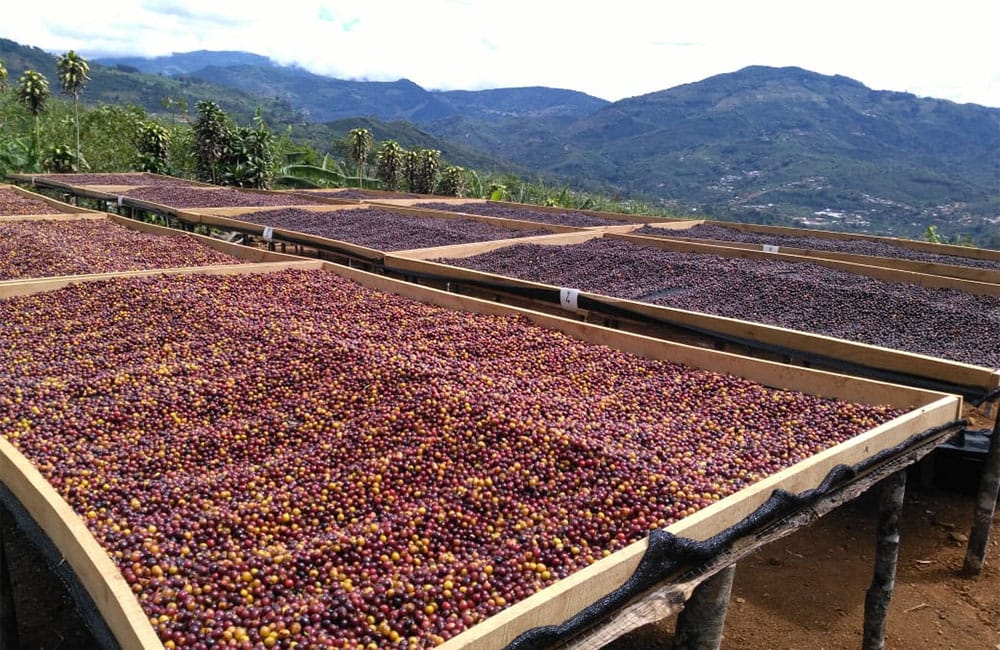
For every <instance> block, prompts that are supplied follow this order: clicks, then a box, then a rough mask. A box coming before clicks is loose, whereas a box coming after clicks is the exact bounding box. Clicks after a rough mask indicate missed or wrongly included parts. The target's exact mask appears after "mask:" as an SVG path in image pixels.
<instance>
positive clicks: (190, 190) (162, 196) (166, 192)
mask: <svg viewBox="0 0 1000 650" xmlns="http://www.w3.org/2000/svg"><path fill="white" fill-rule="evenodd" d="M123 196H124V199H125V200H128V199H133V200H138V201H143V202H147V203H154V204H157V205H163V206H167V207H171V208H196V207H200V208H228V207H240V206H248V207H253V206H283V205H303V204H316V203H329V201H325V200H323V199H321V198H313V199H310V198H306V197H304V196H302V195H301V194H286V193H279V192H266V191H251V190H240V189H235V188H230V187H214V186H194V185H190V186H174V185H169V186H154V187H136V188H135V189H129V190H127V191H126V192H124V193H123Z"/></svg>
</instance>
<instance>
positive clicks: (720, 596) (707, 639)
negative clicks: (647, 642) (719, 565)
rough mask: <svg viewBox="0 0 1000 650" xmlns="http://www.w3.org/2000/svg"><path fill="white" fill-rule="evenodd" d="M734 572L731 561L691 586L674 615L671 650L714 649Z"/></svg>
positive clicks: (717, 646) (726, 609)
mask: <svg viewBox="0 0 1000 650" xmlns="http://www.w3.org/2000/svg"><path fill="white" fill-rule="evenodd" d="M735 575H736V565H735V564H732V565H730V566H728V567H726V568H725V569H723V570H722V571H719V572H718V573H716V574H715V575H714V576H712V577H711V578H709V579H708V580H706V581H705V582H703V583H701V584H700V585H698V586H697V587H696V588H695V590H694V591H693V592H692V593H691V598H689V599H688V601H687V603H686V604H685V605H684V609H683V611H681V613H680V614H679V615H678V616H677V627H676V628H675V632H674V642H673V650H718V648H719V646H720V645H721V644H722V630H723V628H724V627H725V624H726V612H727V611H728V610H729V595H730V594H731V593H732V590H733V576H735Z"/></svg>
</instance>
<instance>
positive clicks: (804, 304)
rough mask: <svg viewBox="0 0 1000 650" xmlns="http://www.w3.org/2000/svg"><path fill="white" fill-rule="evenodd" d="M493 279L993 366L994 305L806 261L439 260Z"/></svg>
mask: <svg viewBox="0 0 1000 650" xmlns="http://www.w3.org/2000/svg"><path fill="white" fill-rule="evenodd" d="M439 261H441V262H444V263H446V264H449V265H452V266H457V267H462V268H468V269H475V270H478V271H483V272H487V273H492V274H497V275H501V276H508V277H515V278H519V279H523V280H531V281H535V282H543V283H546V284H549V285H556V286H564V287H572V288H575V289H580V290H583V291H590V292H594V293H599V294H603V295H608V296H614V297H618V298H627V299H631V300H637V301H641V302H646V303H650V304H656V305H664V306H669V307H674V308H679V309H686V310H692V311H698V312H704V313H709V314H715V315H719V316H726V317H729V318H736V319H740V320H744V321H753V322H760V323H765V324H769V325H777V326H780V327H787V328H791V329H795V330H800V331H805V332H812V333H817V334H823V335H827V336H832V337H836V338H841V339H847V340H851V341H858V342H862V343H868V344H871V345H877V346H881V347H885V348H890V349H895V350H903V351H908V352H915V353H918V354H929V355H933V356H936V357H940V358H944V359H950V360H953V361H959V362H963V363H969V364H973V365H978V366H984V367H987V368H998V367H1000V348H998V347H997V345H996V341H997V340H998V339H1000V298H998V297H997V296H991V295H974V294H971V293H965V292H961V291H957V290H954V289H932V288H927V287H922V286H918V285H915V284H907V283H896V282H885V281H880V280H876V279H873V278H870V277H866V276H863V275H859V274H854V273H849V272H846V271H839V270H836V269H830V268H826V267H824V266H819V265H816V264H810V263H807V262H795V263H792V262H785V261H778V260H765V259H740V258H730V257H722V256H717V255H708V254H700V253H682V252H674V251H666V250H660V249H658V248H655V247H647V246H641V245H637V244H634V243H630V242H625V241H620V240H613V239H605V238H600V239H592V240H590V241H587V242H584V243H580V244H574V245H568V246H541V245H534V244H517V245H515V246H510V247H505V248H503V249H501V250H495V251H492V252H488V253H485V254H482V255H476V256H473V257H466V258H460V259H458V258H453V259H442V260H439Z"/></svg>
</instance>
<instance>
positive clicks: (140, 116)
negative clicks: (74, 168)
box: [50, 104, 149, 172]
mask: <svg viewBox="0 0 1000 650" xmlns="http://www.w3.org/2000/svg"><path fill="white" fill-rule="evenodd" d="M148 119H149V118H148V116H147V115H146V113H145V111H143V110H142V109H141V108H139V107H138V106H116V105H109V104H100V105H98V106H97V107H96V108H94V109H92V110H88V111H85V112H84V113H83V115H82V116H81V117H80V137H81V138H82V142H81V147H82V149H83V156H84V158H85V159H86V161H87V163H88V169H89V171H92V172H117V171H130V170H133V169H135V164H136V158H137V153H136V141H137V140H138V134H139V128H140V126H141V125H142V123H143V122H145V121H147V120H148ZM50 139H51V136H50ZM66 139H68V138H66Z"/></svg>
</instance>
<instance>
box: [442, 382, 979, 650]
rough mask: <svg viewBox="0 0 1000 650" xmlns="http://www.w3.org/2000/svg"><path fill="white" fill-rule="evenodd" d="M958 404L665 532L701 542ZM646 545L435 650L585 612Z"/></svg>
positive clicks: (489, 642)
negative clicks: (774, 497) (777, 493)
mask: <svg viewBox="0 0 1000 650" xmlns="http://www.w3.org/2000/svg"><path fill="white" fill-rule="evenodd" d="M960 407H961V399H960V398H957V397H952V396H944V397H941V398H940V399H939V400H937V401H935V402H933V403H931V404H928V405H927V406H924V407H921V408H919V409H916V410H914V411H911V412H910V413H907V414H905V415H903V416H901V417H899V418H896V419H895V420H893V421H891V422H887V423H886V424H884V425H882V426H880V427H877V428H875V429H872V430H871V431H869V432H868V433H865V434H862V435H861V436H858V437H856V438H853V439H851V440H848V441H846V442H844V443H842V444H840V445H836V446H835V447H831V448H830V449H827V450H826V451H824V452H821V453H819V454H817V455H815V456H812V457H811V458H808V459H806V460H804V461H802V462H800V463H797V464H795V465H793V466H792V467H789V468H787V469H785V470H782V471H781V472H778V473H776V474H773V475H771V476H769V477H767V478H765V479H763V480H761V481H758V482H757V483H755V484H753V485H751V486H749V487H747V488H744V489H743V490H740V491H739V492H736V493H734V494H731V495H729V496H728V497H726V498H724V499H722V500H720V501H717V502H716V503H714V504H712V505H710V506H708V507H706V508H703V509H701V510H699V511H698V512H696V513H695V514H693V515H691V516H689V517H685V518H684V519H682V520H680V521H678V522H677V523H675V524H672V525H670V526H668V527H667V528H666V530H667V531H669V532H671V533H673V534H675V535H678V536H682V537H688V538H691V539H696V540H704V539H707V538H709V537H711V536H712V535H714V534H716V533H718V532H720V531H722V530H725V529H726V528H728V527H729V526H731V525H732V524H735V523H736V522H739V521H741V520H743V519H745V518H746V517H747V516H748V515H749V514H750V513H752V512H753V511H754V510H755V509H756V508H758V507H759V506H760V505H761V504H762V503H764V502H765V501H766V500H767V498H768V497H769V496H770V494H771V493H772V492H773V491H774V490H775V489H778V488H781V489H784V490H788V491H790V492H793V493H799V492H804V491H806V490H809V489H812V488H815V487H816V486H817V485H819V483H820V482H822V480H823V478H825V477H826V475H827V474H828V473H829V472H830V470H831V469H833V467H835V466H836V465H839V464H847V465H854V464H857V463H859V462H861V461H863V460H865V459H866V458H869V457H870V456H872V455H873V454H874V453H875V452H877V451H878V450H879V449H885V448H890V447H893V446H895V445H898V444H900V443H902V442H904V441H905V440H907V439H908V438H909V437H911V436H913V435H915V434H917V433H920V432H922V431H926V430H927V429H930V428H932V427H934V426H936V425H938V424H943V423H945V422H949V421H952V420H955V419H957V418H958V414H959V412H960ZM876 440H877V445H876V444H875V443H876ZM646 546H647V542H646V540H640V541H638V542H635V543H634V544H631V545H629V546H626V547H625V548H623V549H621V550H620V551H618V552H616V553H613V554H611V555H609V556H608V557H606V558H603V559H601V560H598V561H597V562H595V563H594V564H592V565H590V566H589V567H587V568H585V569H582V570H580V571H578V572H576V573H574V574H572V575H570V576H568V577H566V578H564V579H562V580H560V581H559V582H557V583H555V584H553V585H551V586H549V587H547V588H545V589H543V590H541V591H539V592H537V593H535V594H534V595H532V596H530V597H528V598H527V599H525V600H523V601H521V602H519V603H516V604H514V605H512V606H511V607H509V608H508V609H506V610H504V611H502V612H500V613H499V614H496V615H494V616H492V617H490V618H488V619H487V620H485V621H483V622H482V623H480V624H479V625H476V626H474V627H472V628H470V629H468V630H466V631H465V632H463V633H461V634H459V635H458V636H455V637H454V638H452V639H450V640H449V641H447V642H445V643H444V644H443V645H441V646H439V647H440V648H441V649H442V650H457V649H459V648H461V649H466V648H476V649H478V648H502V647H504V646H506V645H507V644H509V643H510V642H511V641H513V640H514V639H515V638H517V637H518V636H519V635H521V634H523V633H524V632H526V631H528V630H530V629H532V628H535V627H540V626H545V625H558V624H560V623H562V622H563V621H566V620H567V619H569V618H571V617H573V616H575V615H576V614H578V613H579V612H581V611H582V610H583V609H585V608H586V607H589V606H590V605H591V604H593V603H594V602H596V601H597V600H598V599H599V598H601V597H602V596H604V595H606V594H608V593H610V592H611V591H613V590H615V589H618V588H619V587H621V586H622V585H623V584H624V583H625V582H626V581H627V580H628V578H629V577H631V575H632V574H633V573H635V570H636V568H637V567H638V565H639V560H640V559H641V558H642V555H643V553H645V551H646Z"/></svg>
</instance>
